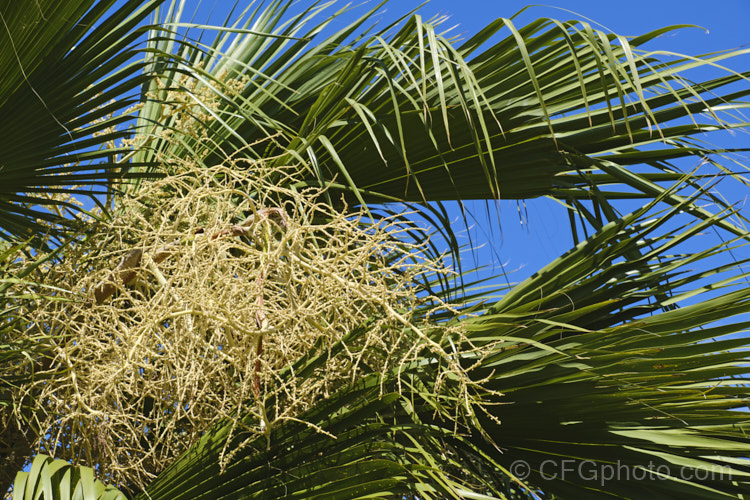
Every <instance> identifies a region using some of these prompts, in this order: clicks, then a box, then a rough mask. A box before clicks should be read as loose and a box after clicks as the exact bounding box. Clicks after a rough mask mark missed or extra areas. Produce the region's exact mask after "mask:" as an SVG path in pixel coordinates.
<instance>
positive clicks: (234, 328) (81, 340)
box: [26, 159, 471, 488]
mask: <svg viewBox="0 0 750 500" xmlns="http://www.w3.org/2000/svg"><path fill="white" fill-rule="evenodd" d="M170 166H171V168H174V169H175V170H176V173H175V174H174V175H171V176H168V177H166V178H164V179H161V180H159V181H155V182H153V183H150V184H147V185H144V186H143V187H142V189H141V190H140V191H138V192H137V193H135V194H133V195H130V196H127V197H125V198H123V199H122V200H121V202H120V204H119V207H120V208H119V211H118V212H117V213H116V214H114V215H113V218H112V220H111V221H110V222H108V223H106V224H99V225H96V226H95V229H93V230H92V231H91V233H90V234H88V235H86V238H87V240H86V244H85V245H80V246H77V247H74V248H72V249H71V250H70V251H69V252H68V256H67V258H66V259H65V261H64V262H62V263H61V264H60V268H59V274H58V276H62V281H63V283H59V284H62V285H64V286H66V287H68V288H70V289H71V290H74V291H75V292H76V293H77V294H78V296H79V297H80V299H79V300H77V301H75V302H72V303H70V302H68V303H49V304H47V305H45V306H44V307H41V308H38V309H37V310H36V312H35V317H34V322H33V328H35V329H40V330H42V331H43V332H44V333H45V334H50V333H54V334H56V335H59V338H60V339H61V340H59V341H58V342H56V343H55V344H54V346H53V350H54V352H55V359H54V361H53V365H59V364H62V365H64V366H65V367H66V370H65V371H64V372H63V373H62V375H60V379H59V380H55V383H54V384H46V385H40V386H38V387H34V388H33V389H30V390H29V391H28V392H27V393H26V394H27V397H31V395H32V394H37V395H38V398H39V399H40V400H42V401H46V402H47V403H46V404H47V411H48V415H49V418H48V420H47V422H46V423H44V425H45V426H46V427H47V428H48V429H49V432H46V433H44V434H42V435H43V438H42V441H41V442H40V443H39V446H40V450H42V451H45V452H46V453H48V454H50V455H54V456H56V457H59V458H65V459H69V460H79V461H82V462H85V463H86V464H87V465H90V466H97V467H99V469H100V470H101V471H102V473H103V474H104V475H105V479H107V480H108V481H110V482H115V483H117V484H120V485H131V487H132V488H139V487H141V486H142V485H144V484H146V483H147V482H148V481H149V479H150V478H151V477H153V476H154V475H155V474H157V473H158V472H159V471H160V470H162V469H163V468H164V467H166V466H167V465H168V464H169V463H170V461H171V460H173V458H174V457H176V456H178V455H179V454H180V453H182V452H183V451H184V450H185V449H186V448H187V447H188V446H190V444H192V443H194V442H195V441H196V439H197V438H198V437H199V436H200V435H201V434H202V433H203V432H205V431H206V430H207V429H208V428H210V426H211V425H212V424H214V423H216V422H217V421H219V420H220V419H234V418H235V416H236V415H237V414H238V411H239V410H241V409H245V410H249V411H251V413H253V414H254V415H255V417H256V423H255V424H253V425H250V426H249V427H248V426H247V425H245V424H240V423H239V422H238V425H237V432H242V433H245V434H246V435H248V436H249V437H250V438H252V436H265V437H266V440H267V442H268V443H269V445H270V444H271V443H270V438H271V432H272V430H273V429H274V428H275V427H276V426H277V425H278V423H280V422H282V421H284V420H289V419H291V420H299V419H300V417H301V415H302V414H303V413H304V412H305V410H307V409H308V408H311V407H312V406H313V405H315V404H316V402H317V401H319V400H320V399H321V398H325V397H327V396H328V395H329V394H331V393H332V392H334V391H335V390H336V389H337V388H338V387H341V386H342V385H344V384H349V383H352V382H354V381H356V380H358V379H359V378H360V377H361V376H362V375H363V374H365V373H370V372H373V371H375V372H381V373H386V372H389V373H393V372H398V371H399V370H401V368H402V367H403V366H405V365H406V364H408V363H409V362H411V361H415V360H416V359H417V356H418V352H420V351H423V350H425V349H426V350H429V351H430V352H432V353H433V354H432V355H433V356H436V357H437V358H440V359H443V361H444V364H445V370H449V371H456V374H457V376H456V377H455V378H456V379H459V380H464V381H465V382H463V383H464V385H467V384H470V383H471V382H470V380H469V378H468V376H466V374H465V373H464V372H463V371H462V370H461V367H460V365H459V364H458V363H457V361H456V359H457V358H455V356H453V354H452V353H450V351H449V349H448V346H447V344H446V346H445V348H442V347H441V345H442V342H443V341H442V340H440V339H441V338H444V337H445V335H446V334H444V333H437V334H435V335H432V334H431V333H429V332H428V330H430V331H432V330H435V329H438V330H439V329H440V328H443V327H440V326H437V325H428V324H427V323H424V322H425V321H426V320H425V319H424V318H423V317H413V316H412V315H411V313H410V311H414V310H416V309H417V308H416V306H417V304H418V302H420V301H424V300H426V299H427V297H425V296H423V295H421V296H420V294H422V293H423V292H420V290H419V289H418V287H415V283H416V282H417V280H416V277H417V276H420V275H423V274H424V273H446V272H447V271H446V270H445V269H444V268H443V267H442V264H441V263H440V262H438V261H433V260H431V259H428V258H426V257H425V256H424V251H423V248H422V247H420V246H418V245H415V244H408V243H405V242H404V239H403V238H400V237H399V234H400V233H401V232H405V231H408V230H414V227H412V226H405V225H404V224H403V223H402V222H397V221H395V220H384V221H382V222H381V223H379V224H373V223H372V222H371V221H369V220H368V219H367V218H366V216H365V215H364V214H363V213H361V212H357V211H342V212H338V211H335V210H333V209H332V208H330V206H329V205H328V204H325V203H321V202H319V200H321V198H322V195H323V192H322V191H321V190H319V189H311V190H308V191H304V192H298V191H294V190H290V189H287V188H284V187H282V186H280V185H279V184H278V182H279V179H284V178H285V176H286V175H288V172H286V171H285V168H279V167H274V168H270V167H269V166H268V164H267V163H264V162H256V161H247V160H231V159H228V160H227V161H226V162H225V164H223V165H217V166H215V167H211V168H205V167H203V166H200V165H197V164H194V163H191V162H188V161H185V162H182V163H181V164H179V165H175V164H171V165H170ZM293 168H294V167H291V168H290V169H291V170H293ZM435 303H436V304H437V306H436V307H441V308H445V307H448V306H447V305H441V304H440V302H439V301H437V300H436V301H435ZM423 323H424V324H423ZM365 324H366V325H368V326H367V329H366V331H365V332H364V333H363V334H362V336H360V337H357V338H355V339H354V340H350V341H346V342H345V343H344V345H342V346H341V347H342V349H341V350H339V351H336V352H337V354H335V355H334V354H331V353H332V352H333V351H331V349H332V348H333V347H334V346H336V345H340V343H341V342H342V341H343V339H344V338H345V336H346V334H347V333H348V332H350V331H352V330H354V329H356V328H358V327H361V326H362V325H365ZM445 328H447V327H445ZM454 333H455V332H454ZM315 350H319V352H321V353H325V352H328V353H329V354H330V356H329V359H328V361H327V362H326V363H325V365H323V366H321V367H320V368H318V369H316V370H315V372H314V373H313V374H312V375H311V376H305V377H303V378H297V377H296V375H295V374H294V373H293V372H290V371H289V370H290V367H291V366H292V365H293V364H294V363H295V362H296V361H297V360H299V359H301V358H302V357H304V356H307V355H309V354H310V353H311V352H312V351H315ZM410 360H411V361H410ZM282 373H286V375H284V376H282V375H281V374H282ZM206 374H210V375H211V376H210V377H208V376H206ZM269 401H270V402H271V403H269ZM230 459H231V456H229V455H228V456H227V457H226V460H230Z"/></svg>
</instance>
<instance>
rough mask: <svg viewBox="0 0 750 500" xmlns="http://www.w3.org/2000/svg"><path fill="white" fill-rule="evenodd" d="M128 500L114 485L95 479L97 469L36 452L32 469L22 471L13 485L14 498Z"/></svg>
mask: <svg viewBox="0 0 750 500" xmlns="http://www.w3.org/2000/svg"><path fill="white" fill-rule="evenodd" d="M32 498H45V499H47V500H53V499H54V500H71V499H72V500H78V499H80V500H125V496H124V495H123V494H122V493H120V491H118V490H117V489H116V488H114V487H112V486H105V485H104V484H103V483H102V482H101V481H98V480H95V479H94V471H93V470H92V469H90V468H88V467H80V466H79V467H77V466H74V465H71V464H69V463H68V462H65V461H63V460H53V459H52V458H50V457H48V456H46V455H37V456H36V457H35V458H34V461H33V462H32V464H31V469H30V470H29V472H19V473H18V474H17V475H16V481H15V483H14V484H13V500H26V499H32Z"/></svg>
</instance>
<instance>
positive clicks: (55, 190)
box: [0, 0, 159, 244]
mask: <svg viewBox="0 0 750 500" xmlns="http://www.w3.org/2000/svg"><path fill="white" fill-rule="evenodd" d="M114 3H115V2H114V1H109V0H108V1H99V2H95V1H94V0H76V1H74V2H67V1H59V0H45V1H39V2H34V5H33V6H30V5H27V4H26V3H24V2H5V3H4V4H3V6H2V8H1V9H0V15H1V16H2V18H1V19H0V20H2V29H0V41H1V42H2V45H3V47H7V48H8V49H9V50H6V51H3V55H2V57H0V70H1V71H2V74H3V75H5V76H4V77H3V82H2V84H0V113H1V114H2V116H3V117H5V118H4V119H3V120H2V122H0V137H2V138H3V139H2V140H3V143H2V148H0V149H2V153H0V167H1V168H2V171H1V173H0V178H1V179H2V187H0V228H2V232H1V233H0V236H2V237H3V238H6V239H8V238H22V239H24V240H25V239H28V238H29V237H32V236H35V235H38V234H39V233H42V234H43V233H46V232H48V231H50V228H49V226H50V224H53V225H57V224H62V225H63V227H64V226H70V225H71V224H73V219H72V217H71V215H73V216H74V215H75V214H77V213H78V206H77V205H76V204H75V203H74V202H71V200H69V199H68V196H69V195H73V196H75V195H85V196H89V197H91V199H92V200H94V201H96V198H94V195H102V194H105V193H107V192H108V191H109V190H111V187H112V184H113V182H114V181H115V179H116V178H118V177H119V176H121V174H122V173H123V170H124V165H123V163H122V159H121V158H120V155H121V153H123V151H122V150H118V149H117V148H116V147H114V145H115V141H117V140H118V139H120V138H122V137H123V136H125V135H126V134H127V132H126V130H125V126H126V124H127V122H128V120H129V118H128V117H127V116H125V115H123V114H122V111H123V110H125V109H126V108H128V107H130V106H132V105H134V104H136V103H137V102H139V101H140V86H141V85H142V84H144V83H145V82H147V81H148V79H149V76H148V74H146V73H144V65H143V63H142V62H139V61H138V60H137V59H135V58H136V56H137V54H138V50H137V45H136V44H137V42H138V40H139V37H142V35H143V33H144V31H143V28H142V27H140V25H141V24H142V21H143V20H144V19H145V18H146V17H147V16H148V14H149V13H150V12H151V11H153V9H154V8H155V7H156V5H157V4H158V3H159V1H143V0H136V1H133V0H131V1H128V2H125V3H124V4H122V5H121V6H119V7H118V9H117V10H115V11H110V12H109V14H107V13H108V10H109V9H110V7H112V6H113V4H114ZM99 203H100V204H101V202H99ZM53 232H54V229H53ZM36 244H40V243H39V242H38V241H37V242H36Z"/></svg>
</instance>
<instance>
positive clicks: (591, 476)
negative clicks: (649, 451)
mask: <svg viewBox="0 0 750 500" xmlns="http://www.w3.org/2000/svg"><path fill="white" fill-rule="evenodd" d="M535 465H536V464H535ZM731 470H732V469H730V468H729V467H724V466H720V465H715V466H711V467H707V468H702V469H694V468H692V467H668V466H667V465H665V464H655V463H652V462H649V463H647V464H644V465H630V464H623V463H621V462H620V461H619V460H618V461H617V462H616V463H611V464H605V463H599V462H593V461H591V460H583V461H579V460H572V459H561V460H545V461H544V462H542V463H541V464H539V465H538V469H532V468H531V466H530V465H529V463H528V462H526V461H524V460H516V461H515V462H513V463H512V464H510V468H509V469H508V471H509V472H510V473H511V474H512V475H513V476H515V477H516V478H518V479H520V480H524V479H527V478H528V477H529V476H531V474H532V472H534V473H535V476H536V477H539V476H541V478H542V479H543V480H544V481H555V480H563V481H565V480H578V481H581V480H583V481H592V482H596V483H597V484H599V485H600V486H604V485H606V484H607V482H609V481H652V480H660V479H667V478H668V477H677V478H679V479H683V480H686V481H693V480H698V481H702V480H718V481H728V480H731V479H732V475H731Z"/></svg>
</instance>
